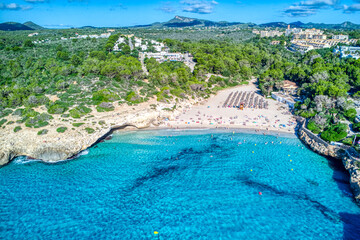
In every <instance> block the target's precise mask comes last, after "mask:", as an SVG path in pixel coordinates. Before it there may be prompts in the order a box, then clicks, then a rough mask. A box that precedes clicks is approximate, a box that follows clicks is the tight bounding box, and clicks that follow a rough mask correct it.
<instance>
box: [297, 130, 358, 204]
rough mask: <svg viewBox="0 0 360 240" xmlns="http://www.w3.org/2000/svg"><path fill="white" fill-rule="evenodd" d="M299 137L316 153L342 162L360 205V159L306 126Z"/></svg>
mask: <svg viewBox="0 0 360 240" xmlns="http://www.w3.org/2000/svg"><path fill="white" fill-rule="evenodd" d="M298 136H299V138H300V140H302V141H303V142H304V143H305V144H306V145H308V146H309V147H310V148H311V149H312V150H313V151H314V152H316V153H319V154H321V155H324V156H329V157H333V158H336V159H339V160H342V162H343V164H344V166H345V169H346V170H348V171H349V173H350V186H351V189H352V191H353V194H354V198H355V200H356V202H357V203H358V204H360V161H359V160H360V159H357V158H355V157H354V156H352V154H351V153H350V151H348V150H346V149H343V148H341V147H338V146H333V145H330V144H328V143H327V142H325V141H323V140H322V139H320V138H318V137H317V136H316V135H314V134H313V133H311V132H310V131H309V130H308V129H306V128H305V127H304V126H301V127H300V129H299V131H298Z"/></svg>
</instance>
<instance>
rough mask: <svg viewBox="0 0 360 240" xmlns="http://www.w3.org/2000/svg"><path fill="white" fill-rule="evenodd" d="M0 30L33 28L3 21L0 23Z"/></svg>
mask: <svg viewBox="0 0 360 240" xmlns="http://www.w3.org/2000/svg"><path fill="white" fill-rule="evenodd" d="M0 30H2V31H18V30H33V29H32V28H30V27H28V26H26V25H24V24H21V23H16V22H5V23H0Z"/></svg>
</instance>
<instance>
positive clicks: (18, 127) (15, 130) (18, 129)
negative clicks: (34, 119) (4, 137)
mask: <svg viewBox="0 0 360 240" xmlns="http://www.w3.org/2000/svg"><path fill="white" fill-rule="evenodd" d="M21 129H22V128H21V127H20V126H16V127H15V128H14V132H18V131H20V130H21Z"/></svg>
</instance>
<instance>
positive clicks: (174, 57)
mask: <svg viewBox="0 0 360 240" xmlns="http://www.w3.org/2000/svg"><path fill="white" fill-rule="evenodd" d="M143 54H144V57H146V58H155V60H156V61H158V62H159V63H162V62H166V61H170V62H174V61H177V62H183V61H184V60H185V56H184V54H182V53H169V52H157V53H150V52H144V53H143Z"/></svg>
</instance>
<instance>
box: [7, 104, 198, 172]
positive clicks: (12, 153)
mask: <svg viewBox="0 0 360 240" xmlns="http://www.w3.org/2000/svg"><path fill="white" fill-rule="evenodd" d="M190 104H192V103H190V102H187V101H186V102H183V103H182V104H179V103H177V110H175V111H169V110H166V109H169V108H170V107H173V105H172V104H164V105H163V106H158V107H156V108H154V107H151V106H150V104H149V103H146V104H143V105H141V104H140V105H137V106H136V107H127V108H126V107H124V106H120V107H119V108H118V109H116V110H115V111H114V112H109V113H96V114H94V115H95V116H93V117H92V118H89V119H81V120H78V121H81V122H82V123H81V124H83V125H82V126H81V127H74V126H73V125H72V123H71V122H64V121H63V119H60V118H59V119H54V120H52V122H51V125H49V126H47V127H46V129H48V133H47V134H46V135H42V136H39V135H38V131H39V129H32V128H25V129H24V130H22V131H21V132H19V133H20V134H16V133H14V131H13V130H12V129H10V128H9V129H5V130H4V131H1V132H0V146H1V148H0V166H1V165H5V164H7V163H8V162H10V161H11V160H12V159H13V158H15V157H18V156H27V157H30V158H34V159H40V160H43V161H44V162H58V161H62V160H66V159H69V158H71V157H73V156H75V155H76V154H78V153H79V152H81V151H83V150H85V149H87V148H88V147H90V146H92V145H93V144H94V143H96V142H97V141H98V140H99V139H101V138H102V137H104V136H105V135H107V134H109V133H110V132H112V130H114V129H119V128H124V127H126V126H132V127H135V128H138V129H141V128H148V127H151V126H156V125H159V124H160V123H161V122H163V120H164V119H166V118H167V119H172V118H174V116H176V115H178V114H179V113H180V111H181V109H182V108H184V107H188V106H189V105H190ZM168 105H169V106H168ZM14 120H16V119H14ZM58 127H67V129H68V130H67V131H66V132H64V133H59V132H57V130H56V129H57V128H58ZM87 128H92V129H93V130H94V132H93V133H88V132H87V131H86V129H87Z"/></svg>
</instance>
